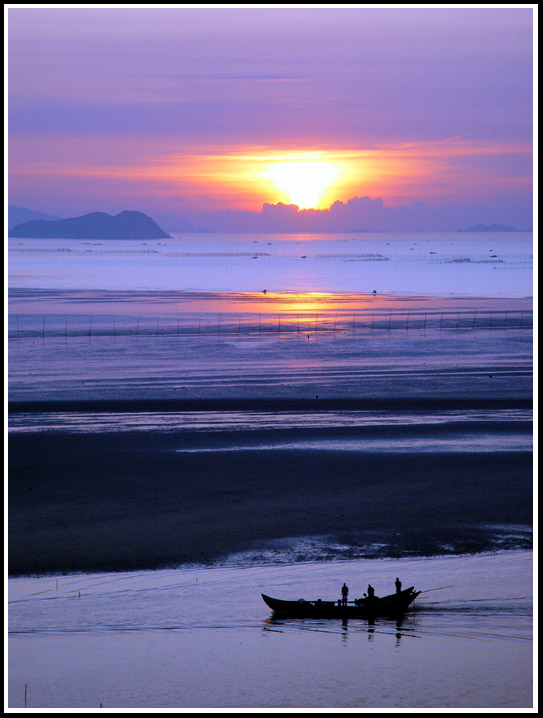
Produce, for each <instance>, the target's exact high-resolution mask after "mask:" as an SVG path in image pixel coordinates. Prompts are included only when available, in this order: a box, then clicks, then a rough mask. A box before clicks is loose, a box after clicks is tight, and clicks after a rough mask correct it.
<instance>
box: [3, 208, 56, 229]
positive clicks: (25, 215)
mask: <svg viewBox="0 0 543 718" xmlns="http://www.w3.org/2000/svg"><path fill="white" fill-rule="evenodd" d="M33 219H43V220H46V221H48V222H51V221H53V220H55V219H60V217H57V216H56V215H54V214H44V213H43V212H36V210H35V209H28V208H27V207H15V205H12V204H10V205H9V206H8V229H11V228H12V227H15V225H17V224H21V223H22V222H30V221H31V220H33Z"/></svg>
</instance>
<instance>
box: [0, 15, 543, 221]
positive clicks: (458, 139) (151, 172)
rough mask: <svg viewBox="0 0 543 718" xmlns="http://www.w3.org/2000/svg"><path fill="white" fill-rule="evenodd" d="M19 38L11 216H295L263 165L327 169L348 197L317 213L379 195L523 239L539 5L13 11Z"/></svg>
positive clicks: (12, 102)
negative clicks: (22, 210)
mask: <svg viewBox="0 0 543 718" xmlns="http://www.w3.org/2000/svg"><path fill="white" fill-rule="evenodd" d="M8 22H9V26H8V27H9V168H10V172H9V180H10V184H9V201H10V203H11V204H15V205H19V206H26V207H31V208H33V209H36V210H40V211H43V212H49V213H54V214H57V215H61V216H70V215H74V214H81V213H84V212H88V211H93V210H98V209H99V210H104V211H110V212H117V211H120V210H122V209H140V210H142V211H145V212H148V213H150V214H152V215H154V216H170V217H183V216H185V217H191V218H192V219H194V218H195V217H198V218H199V219H200V220H201V223H204V220H205V217H206V213H209V212H214V213H215V214H214V215H213V216H214V217H215V218H216V216H217V215H216V211H217V210H222V209H227V208H228V209H233V210H243V211H251V212H260V209H261V207H262V204H263V203H277V202H279V201H282V202H285V203H289V197H288V194H285V192H286V191H287V190H285V189H284V188H282V187H281V186H280V185H277V186H273V184H270V183H269V182H268V184H267V183H266V180H265V179H264V180H263V179H262V176H263V175H262V173H263V171H264V170H265V168H266V166H267V165H266V163H267V162H268V160H269V158H274V159H273V161H274V162H276V161H277V160H276V157H277V156H278V155H281V156H283V155H285V156H287V157H288V161H289V162H291V161H292V156H294V154H296V153H297V154H301V155H304V156H305V154H307V153H313V154H312V156H316V155H318V154H319V153H322V156H323V158H324V161H325V162H328V163H337V162H339V163H340V165H341V167H342V173H340V176H341V177H342V181H338V182H336V183H335V184H331V185H330V186H329V187H328V189H327V191H326V194H323V195H322V197H323V199H322V201H321V204H320V205H319V206H320V207H321V208H322V207H325V206H329V205H330V204H332V202H333V201H335V200H339V201H342V202H345V203H346V202H347V201H348V200H349V199H351V198H352V197H355V196H358V197H364V196H369V197H371V198H373V199H375V198H382V199H383V201H384V205H385V207H387V208H397V207H398V206H399V205H405V206H409V205H410V203H411V202H426V203H427V204H429V205H430V206H431V207H432V208H433V210H432V211H434V213H435V212H436V211H437V209H436V208H444V209H443V211H444V212H445V213H448V214H447V216H450V212H451V208H456V209H457V210H458V220H459V221H460V219H463V218H464V216H465V218H466V221H467V220H468V219H469V218H471V217H473V221H488V222H494V221H501V222H504V223H510V224H513V225H516V226H519V227H522V228H528V227H531V225H532V220H531V211H532V210H531V198H532V184H531V182H532V93H533V80H532V66H533V65H532V63H533V59H532V10H531V9H529V8H524V9H523V8H521V9H508V8H495V9H493V8H486V9H455V8H448V9H443V8H435V9H393V8H379V9H357V8H345V9H341V8H340V9H331V8H330V9H317V8H304V9H278V8H275V9H274V8H271V9H257V8H243V9H234V8H218V9H217V8H202V9H187V8H184V9H173V8H171V9H144V8H125V9H92V8H88V9H62V8H59V9H45V8H44V9H30V8H28V9H27V8H11V9H9V11H8ZM257 157H258V158H260V159H258V160H256V159H255V158H257ZM262 158H263V159H262ZM317 159H318V158H317ZM311 161H313V159H312V160H311ZM341 163H343V164H341ZM338 166H339V165H338ZM290 202H291V203H292V202H296V197H295V196H292V197H291V200H290ZM436 221H437V220H436ZM438 224H439V222H438Z"/></svg>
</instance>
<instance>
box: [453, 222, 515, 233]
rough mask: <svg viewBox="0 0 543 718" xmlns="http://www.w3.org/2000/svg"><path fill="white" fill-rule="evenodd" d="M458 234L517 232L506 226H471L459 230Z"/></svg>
mask: <svg viewBox="0 0 543 718" xmlns="http://www.w3.org/2000/svg"><path fill="white" fill-rule="evenodd" d="M458 231H459V232H518V231H519V230H518V229H516V228H515V227H508V226H507V225H506V224H473V225H472V226H471V227H466V228H465V229H459V230H458Z"/></svg>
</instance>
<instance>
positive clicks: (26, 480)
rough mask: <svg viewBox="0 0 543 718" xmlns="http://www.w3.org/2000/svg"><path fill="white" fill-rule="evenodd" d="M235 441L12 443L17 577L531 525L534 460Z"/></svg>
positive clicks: (430, 547)
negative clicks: (295, 541)
mask: <svg viewBox="0 0 543 718" xmlns="http://www.w3.org/2000/svg"><path fill="white" fill-rule="evenodd" d="M504 430H505V431H507V426H506V427H505V429H504ZM416 431H417V429H416V428H415V429H412V430H411V434H413V433H414V432H415V433H416ZM248 433H249V434H251V432H248ZM289 433H291V432H289ZM258 434H259V441H272V440H274V439H277V432H258ZM244 440H247V441H249V442H250V439H248V438H247V437H244V436H243V432H233V433H232V435H231V436H230V439H229V440H228V441H230V442H231V443H232V445H234V444H238V445H243V441H244ZM196 441H197V443H195V442H196ZM224 441H225V439H224V437H222V438H221V439H219V438H217V437H216V436H214V435H213V434H212V433H209V434H206V436H205V447H206V448H207V449H208V450H207V451H195V452H191V451H184V452H183V451H181V452H180V451H179V449H181V448H184V449H187V448H190V447H191V446H196V445H197V446H199V447H201V446H202V434H200V435H199V436H198V438H196V437H195V436H191V435H190V434H189V435H187V434H184V435H183V436H181V435H179V434H177V433H175V432H173V433H169V434H162V433H160V432H150V433H145V432H143V433H142V432H138V433H130V432H126V433H110V434H57V433H54V432H51V433H48V432H44V433H30V434H15V435H12V436H10V441H9V463H10V495H9V532H10V537H9V571H10V574H12V575H16V574H32V573H47V572H63V571H66V572H69V571H97V570H129V569H143V568H157V567H164V566H171V565H180V564H184V563H191V562H209V561H213V560H214V559H217V558H219V557H220V556H224V555H227V554H230V553H232V552H236V551H241V550H245V549H248V548H250V547H251V545H252V544H254V543H258V542H262V541H266V540H270V539H277V538H286V537H297V536H298V537H299V536H311V535H335V536H338V537H341V536H343V537H344V538H345V539H349V540H351V541H352V540H356V539H358V540H359V541H361V542H370V543H371V542H372V541H373V542H379V541H382V542H384V543H385V544H387V545H388V548H387V549H386V551H387V553H386V554H385V555H391V556H401V555H410V554H415V555H433V554H436V553H443V546H444V545H452V546H454V550H455V551H456V552H459V553H460V552H476V551H481V550H485V549H487V548H489V547H490V545H489V544H488V543H487V544H485V541H487V539H488V537H486V538H485V536H486V534H485V533H484V532H482V531H481V528H480V527H482V526H483V525H485V524H508V525H509V524H510V525H520V524H523V525H529V524H531V520H532V499H531V494H532V457H531V454H530V453H528V452H510V453H509V452H503V451H502V452H496V453H489V452H484V453H477V452H474V453H469V452H458V453H430V454H422V453H418V454H417V453H411V454H408V455H406V454H401V453H399V454H395V453H360V452H356V451H347V452H346V451H326V450H319V451H315V450H310V449H299V450H294V451H293V450H282V449H280V448H276V449H274V450H273V451H263V450H259V449H258V448H254V447H253V448H251V447H250V446H249V445H248V444H247V445H245V450H243V449H241V450H236V451H209V449H213V448H214V447H218V446H219V445H220V446H224Z"/></svg>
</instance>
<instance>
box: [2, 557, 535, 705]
mask: <svg viewBox="0 0 543 718" xmlns="http://www.w3.org/2000/svg"><path fill="white" fill-rule="evenodd" d="M246 558H247V557H232V558H231V565H230V566H224V567H216V568H203V567H192V568H179V569H177V570H168V571H156V572H140V573H122V574H94V575H71V576H59V577H55V576H47V577H42V578H18V579H12V580H10V585H9V590H10V594H9V601H10V634H9V635H10V639H9V644H10V706H12V707H17V706H18V707H21V706H23V705H24V689H25V684H27V701H28V707H29V708H32V707H88V708H97V707H98V706H99V705H100V704H102V705H103V707H104V708H109V707H443V706H445V707H529V706H531V705H532V680H531V675H532V651H533V647H532V601H531V590H532V586H531V571H532V555H531V553H530V552H522V551H518V552H517V551H514V552H504V553H498V554H488V555H475V556H458V557H447V558H433V559H424V558H419V559H401V560H358V561H344V562H325V563H322V562H320V563H319V562H317V563H303V564H299V565H293V564H286V565H282V566H272V565H262V564H261V565H259V566H253V567H250V568H249V567H243V566H242V565H240V564H241V563H242V562H244V561H245V560H246ZM396 576H400V577H401V579H402V580H403V582H404V585H411V584H414V585H415V586H417V587H418V588H421V589H422V590H426V589H431V588H438V587H441V586H450V587H449V588H445V589H443V590H440V591H429V592H427V593H423V594H421V596H420V598H419V599H418V600H417V602H416V606H415V611H414V612H411V613H410V614H409V615H408V616H407V617H406V619H405V620H404V621H403V622H401V623H397V622H395V621H389V620H384V619H382V620H376V621H375V622H374V623H368V622H367V621H363V620H361V619H360V620H352V619H350V620H348V621H346V622H342V621H340V620H320V621H318V620H310V619H306V620H277V619H274V618H273V616H272V614H270V611H269V609H268V608H267V607H266V606H265V604H264V603H263V601H262V600H261V598H260V593H261V592H265V593H268V594H270V595H273V596H277V597H278V598H287V599H292V598H294V599H296V598H299V597H305V598H306V599H309V598H319V597H322V598H334V599H335V598H337V597H338V594H339V590H340V587H341V584H342V583H343V581H346V582H347V584H348V585H349V587H350V589H351V595H352V597H356V596H358V595H361V594H362V593H363V591H365V590H366V586H367V583H368V582H369V581H371V583H372V585H374V586H375V588H376V592H377V594H378V595H379V594H380V595H383V594H385V593H389V592H390V591H391V590H393V583H394V578H395V577H396ZM57 582H58V583H57ZM83 676H84V679H83Z"/></svg>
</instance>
